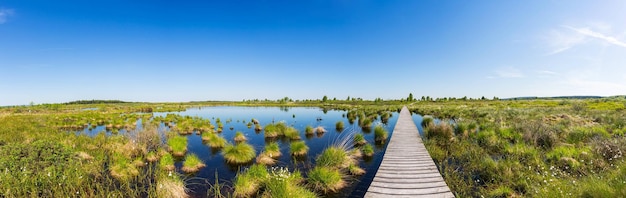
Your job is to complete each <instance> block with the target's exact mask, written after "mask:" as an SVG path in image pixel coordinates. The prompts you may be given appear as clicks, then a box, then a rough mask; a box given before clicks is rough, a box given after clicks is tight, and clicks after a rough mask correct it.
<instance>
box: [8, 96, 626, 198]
mask: <svg viewBox="0 0 626 198" xmlns="http://www.w3.org/2000/svg"><path fill="white" fill-rule="evenodd" d="M625 104H626V99H625V98H624V97H608V98H595V99H562V98H561V99H528V100H498V99H495V100H487V99H483V100H479V99H430V100H416V99H411V100H407V99H401V100H388V101H381V100H376V101H365V100H362V101H353V100H348V101H344V100H336V101H326V102H323V101H319V100H318V101H315V100H311V101H298V102H295V101H294V102H288V103H282V102H281V101H277V102H273V101H271V102H250V101H248V102H195V103H176V104H174V103H106V104H105V103H98V102H92V103H86V104H42V105H32V106H13V107H2V108H0V112H1V116H0V123H1V126H2V127H1V128H0V153H1V155H0V170H1V171H2V172H0V195H1V196H4V197H30V196H55V197H56V196H65V197H67V196H98V197H101V196H123V197H217V196H223V197H289V196H293V195H294V194H295V193H297V194H298V195H301V196H306V197H348V196H352V197H360V196H363V194H364V193H365V191H366V190H367V188H368V186H369V183H370V182H371V179H372V178H373V176H374V174H375V172H376V170H377V168H378V165H379V164H380V162H381V160H382V155H383V154H384V152H385V148H386V143H387V141H388V139H389V137H391V136H392V135H393V130H392V129H393V127H394V125H395V122H396V119H397V115H398V111H399V109H400V108H402V106H407V107H409V109H410V110H411V111H412V113H413V116H412V117H413V121H414V122H415V123H416V125H417V126H418V128H419V131H420V135H421V136H422V139H423V140H424V143H425V145H426V147H427V150H428V151H429V153H430V155H431V157H432V158H433V160H434V162H435V163H436V164H437V166H438V168H439V171H440V173H441V174H442V176H443V177H444V180H445V181H446V183H447V184H448V186H449V187H450V189H451V191H452V192H453V193H454V194H455V195H456V196H459V197H478V196H485V197H518V196H524V197H527V196H530V197H546V196H547V197H564V196H589V197H620V196H625V195H626V190H624V189H626V167H625V166H624V165H626V164H625V163H624V159H623V152H625V151H626V137H624V134H625V133H626V126H624V125H625V124H626V119H625V118H626V115H625V114H626V112H625V111H624V110H625V109H626V108H625V106H624V105H625ZM422 115H423V116H422Z"/></svg>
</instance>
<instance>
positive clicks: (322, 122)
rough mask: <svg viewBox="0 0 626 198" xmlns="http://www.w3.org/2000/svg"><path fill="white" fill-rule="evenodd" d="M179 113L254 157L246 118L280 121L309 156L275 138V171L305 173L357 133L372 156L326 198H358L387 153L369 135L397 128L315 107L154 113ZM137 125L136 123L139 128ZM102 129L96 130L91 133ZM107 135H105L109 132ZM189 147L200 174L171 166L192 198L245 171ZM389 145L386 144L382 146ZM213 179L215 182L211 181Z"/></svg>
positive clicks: (205, 149) (259, 145) (197, 140)
mask: <svg viewBox="0 0 626 198" xmlns="http://www.w3.org/2000/svg"><path fill="white" fill-rule="evenodd" d="M170 113H173V114H178V115H182V116H197V117H202V118H204V119H209V120H211V123H213V124H215V121H216V119H218V118H219V119H220V120H221V121H222V123H223V124H224V130H223V132H222V133H221V135H222V136H223V137H224V138H225V139H226V140H228V141H229V142H231V143H233V137H234V135H235V132H237V131H241V132H243V133H244V134H245V136H246V137H247V138H248V141H247V142H248V143H249V144H251V145H252V146H254V148H255V150H256V151H257V155H258V154H259V153H260V151H262V150H263V148H264V146H265V144H266V143H267V141H266V139H265V137H264V134H263V131H260V132H257V131H255V130H254V127H251V128H250V127H248V125H247V124H248V122H250V120H251V119H253V118H254V119H257V120H258V121H259V122H260V124H261V125H262V126H265V125H267V124H269V123H276V122H285V123H286V124H287V125H289V126H292V127H294V128H296V129H298V131H299V132H300V136H301V137H302V141H304V142H305V143H306V145H307V146H308V147H309V148H310V150H309V152H308V154H307V155H306V156H305V157H303V158H298V159H294V158H292V156H290V155H289V154H288V153H289V144H290V140H289V139H284V138H283V139H281V138H279V139H277V140H275V142H277V143H278V144H279V145H280V150H281V152H282V153H284V154H286V155H282V156H281V157H280V158H279V159H278V161H277V164H276V165H274V166H275V167H276V166H279V167H286V168H289V170H294V169H298V170H300V172H302V173H306V172H308V169H310V168H313V167H314V165H315V157H316V156H317V155H319V154H320V153H321V152H322V151H323V150H324V149H325V148H327V147H328V146H329V145H332V144H333V143H335V142H337V141H340V140H341V139H342V138H351V137H352V136H353V135H354V134H357V133H362V134H363V135H364V137H365V139H366V140H367V142H368V143H370V144H373V145H375V147H374V148H375V153H374V155H373V156H372V157H364V158H361V159H360V160H359V166H360V167H361V168H363V169H364V170H365V171H366V173H365V174H364V175H361V176H351V177H350V178H348V182H349V185H348V186H347V187H345V188H343V189H342V190H341V191H339V192H337V193H334V194H328V195H326V197H363V196H364V194H365V192H366V191H367V188H368V187H369V185H370V183H371V181H372V179H373V178H374V175H375V174H376V170H377V169H378V166H379V165H380V163H381V161H382V156H383V154H384V150H385V148H386V146H387V145H386V144H382V145H379V144H374V142H375V141H374V132H373V127H374V126H376V125H379V124H380V125H382V126H383V127H384V128H385V129H386V130H387V131H389V137H391V134H392V133H393V128H394V126H395V124H396V121H397V117H398V113H397V112H392V116H391V118H389V120H388V121H387V122H386V123H383V122H382V121H381V120H380V117H379V118H377V119H376V120H375V121H374V123H373V124H372V128H371V129H370V130H367V129H365V130H364V129H362V128H361V127H360V126H359V125H358V121H354V123H350V122H349V120H348V118H346V113H347V111H340V110H328V111H324V110H323V109H321V108H316V107H290V108H285V107H232V106H214V107H200V108H190V109H187V110H186V111H184V112H166V113H154V117H158V116H162V117H165V116H166V115H167V114H170ZM413 120H414V121H415V123H416V125H417V126H418V127H419V130H420V133H421V131H422V129H421V127H420V125H419V123H420V122H421V120H422V117H421V116H420V115H413ZM338 121H343V122H344V124H345V128H344V130H342V131H338V130H336V129H335V123H337V122H338ZM140 125H141V124H140V123H139V124H138V126H140ZM307 125H308V126H312V127H317V126H322V127H324V128H325V129H326V130H327V132H326V133H323V134H315V135H308V136H307V135H305V127H306V126H307ZM99 130H102V129H99V128H95V129H93V132H95V131H99ZM160 130H164V131H167V130H169V129H168V128H167V127H165V126H164V125H161V127H160ZM84 133H92V130H88V129H85V131H84ZM108 133H110V132H108ZM186 137H187V140H188V146H187V150H188V152H187V154H191V153H193V154H196V155H197V156H198V157H199V158H200V159H202V160H203V161H204V163H205V164H206V165H207V166H206V167H204V168H203V169H201V170H200V171H199V172H197V173H194V174H185V173H183V172H182V171H181V167H182V161H178V162H176V164H175V165H176V170H177V171H178V172H180V173H181V174H183V175H185V177H184V178H185V183H186V186H187V188H189V190H191V194H192V195H193V196H194V197H206V195H207V190H209V188H210V186H211V185H212V184H214V183H215V181H216V179H217V180H218V181H219V182H220V183H222V184H226V185H227V186H229V185H231V184H232V183H231V181H232V180H233V179H234V178H235V176H236V174H237V172H238V171H239V170H244V169H245V168H247V167H248V166H249V165H240V166H233V165H229V164H227V163H226V161H225V160H224V157H223V155H222V153H221V152H220V150H216V149H211V148H210V147H209V146H208V145H206V144H204V143H203V142H202V138H201V135H197V134H196V133H193V134H191V135H187V136H186ZM387 142H388V141H387ZM216 177H217V178H216Z"/></svg>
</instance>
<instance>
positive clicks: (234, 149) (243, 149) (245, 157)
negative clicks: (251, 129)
mask: <svg viewBox="0 0 626 198" xmlns="http://www.w3.org/2000/svg"><path fill="white" fill-rule="evenodd" d="M222 154H223V155H224V159H225V160H226V162H228V163H231V164H245V163H248V162H250V161H252V160H253V159H254V158H255V157H256V151H255V150H254V147H252V145H250V144H248V143H245V142H242V143H239V144H236V145H232V144H227V145H226V146H225V147H224V149H223V150H222Z"/></svg>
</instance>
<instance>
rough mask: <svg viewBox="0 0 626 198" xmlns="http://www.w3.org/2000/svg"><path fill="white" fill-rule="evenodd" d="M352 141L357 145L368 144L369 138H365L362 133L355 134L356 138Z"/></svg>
mask: <svg viewBox="0 0 626 198" xmlns="http://www.w3.org/2000/svg"><path fill="white" fill-rule="evenodd" d="M352 141H353V142H354V144H356V145H363V144H367V140H365V137H364V136H363V134H360V133H357V134H354V138H353V140H352Z"/></svg>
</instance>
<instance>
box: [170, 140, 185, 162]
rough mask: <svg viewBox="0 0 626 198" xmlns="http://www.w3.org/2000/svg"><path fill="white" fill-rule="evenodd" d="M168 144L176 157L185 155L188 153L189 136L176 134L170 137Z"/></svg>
mask: <svg viewBox="0 0 626 198" xmlns="http://www.w3.org/2000/svg"><path fill="white" fill-rule="evenodd" d="M167 145H168V146H169V148H170V150H171V152H172V155H174V156H176V157H182V156H185V153H187V137H184V136H174V137H171V138H169V139H168V141H167Z"/></svg>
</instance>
